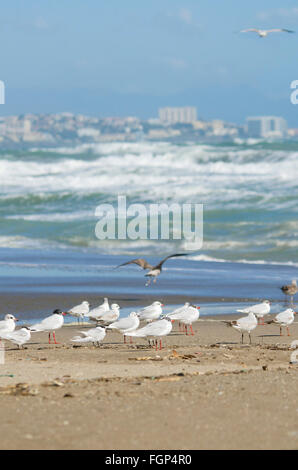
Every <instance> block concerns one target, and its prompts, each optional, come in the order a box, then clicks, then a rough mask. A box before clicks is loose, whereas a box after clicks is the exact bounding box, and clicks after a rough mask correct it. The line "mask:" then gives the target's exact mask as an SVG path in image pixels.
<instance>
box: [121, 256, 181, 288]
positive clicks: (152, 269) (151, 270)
mask: <svg viewBox="0 0 298 470" xmlns="http://www.w3.org/2000/svg"><path fill="white" fill-rule="evenodd" d="M178 256H187V254H186V253H176V254H174V255H169V256H166V258H164V259H162V260H161V261H160V262H159V263H158V264H157V265H155V266H152V265H151V264H149V263H148V262H147V261H146V260H145V259H143V258H136V259H132V260H131V261H127V262H126V263H123V264H120V265H119V266H117V268H120V267H121V266H126V265H128V264H137V265H138V266H140V267H141V268H142V269H148V272H147V274H145V276H146V277H149V280H148V281H147V282H146V284H145V285H146V286H149V285H150V283H151V280H152V279H153V282H154V283H155V282H156V280H157V276H159V275H160V273H161V271H162V266H163V264H164V263H165V262H166V261H167V260H168V259H170V258H175V257H178Z"/></svg>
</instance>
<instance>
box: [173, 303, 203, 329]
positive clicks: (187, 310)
mask: <svg viewBox="0 0 298 470" xmlns="http://www.w3.org/2000/svg"><path fill="white" fill-rule="evenodd" d="M177 310H178V311H176V313H174V312H172V313H171V314H170V315H168V317H169V318H170V319H171V320H172V321H174V320H179V322H180V323H182V325H184V328H185V334H186V335H187V334H188V333H187V325H189V326H190V330H191V334H192V336H193V335H194V332H193V329H192V324H193V323H194V322H195V321H197V320H198V319H199V316H200V311H199V310H200V307H196V306H195V305H188V306H186V307H184V308H181V309H177ZM179 310H180V311H179Z"/></svg>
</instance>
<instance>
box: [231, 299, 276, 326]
mask: <svg viewBox="0 0 298 470" xmlns="http://www.w3.org/2000/svg"><path fill="white" fill-rule="evenodd" d="M237 312H241V313H250V312H251V313H254V314H255V316H256V317H257V319H258V323H259V325H264V316H265V315H268V313H270V301H269V300H263V302H262V303H260V304H256V305H251V306H250V307H246V308H243V309H239V310H237ZM261 320H262V321H261Z"/></svg>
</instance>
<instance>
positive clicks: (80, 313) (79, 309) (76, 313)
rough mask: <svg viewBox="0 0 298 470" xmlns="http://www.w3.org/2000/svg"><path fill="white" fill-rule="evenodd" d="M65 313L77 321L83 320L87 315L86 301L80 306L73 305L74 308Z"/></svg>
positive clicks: (87, 305) (87, 304)
mask: <svg viewBox="0 0 298 470" xmlns="http://www.w3.org/2000/svg"><path fill="white" fill-rule="evenodd" d="M67 313H68V314H69V315H71V316H72V317H76V318H77V319H78V321H79V320H83V318H84V317H85V316H87V314H88V313H89V302H87V300H84V302H82V303H81V304H79V305H75V307H72V308H71V309H69V310H68V311H67Z"/></svg>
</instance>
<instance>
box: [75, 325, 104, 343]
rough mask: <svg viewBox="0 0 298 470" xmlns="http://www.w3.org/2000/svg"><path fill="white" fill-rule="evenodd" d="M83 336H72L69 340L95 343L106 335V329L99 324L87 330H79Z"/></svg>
mask: <svg viewBox="0 0 298 470" xmlns="http://www.w3.org/2000/svg"><path fill="white" fill-rule="evenodd" d="M80 333H81V334H82V335H83V336H74V337H73V338H72V339H71V341H72V342H73V343H94V344H95V343H97V344H99V343H100V342H101V341H103V340H104V338H105V336H106V330H105V329H104V328H102V327H101V326H97V327H96V328H91V329H90V330H87V331H80Z"/></svg>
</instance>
